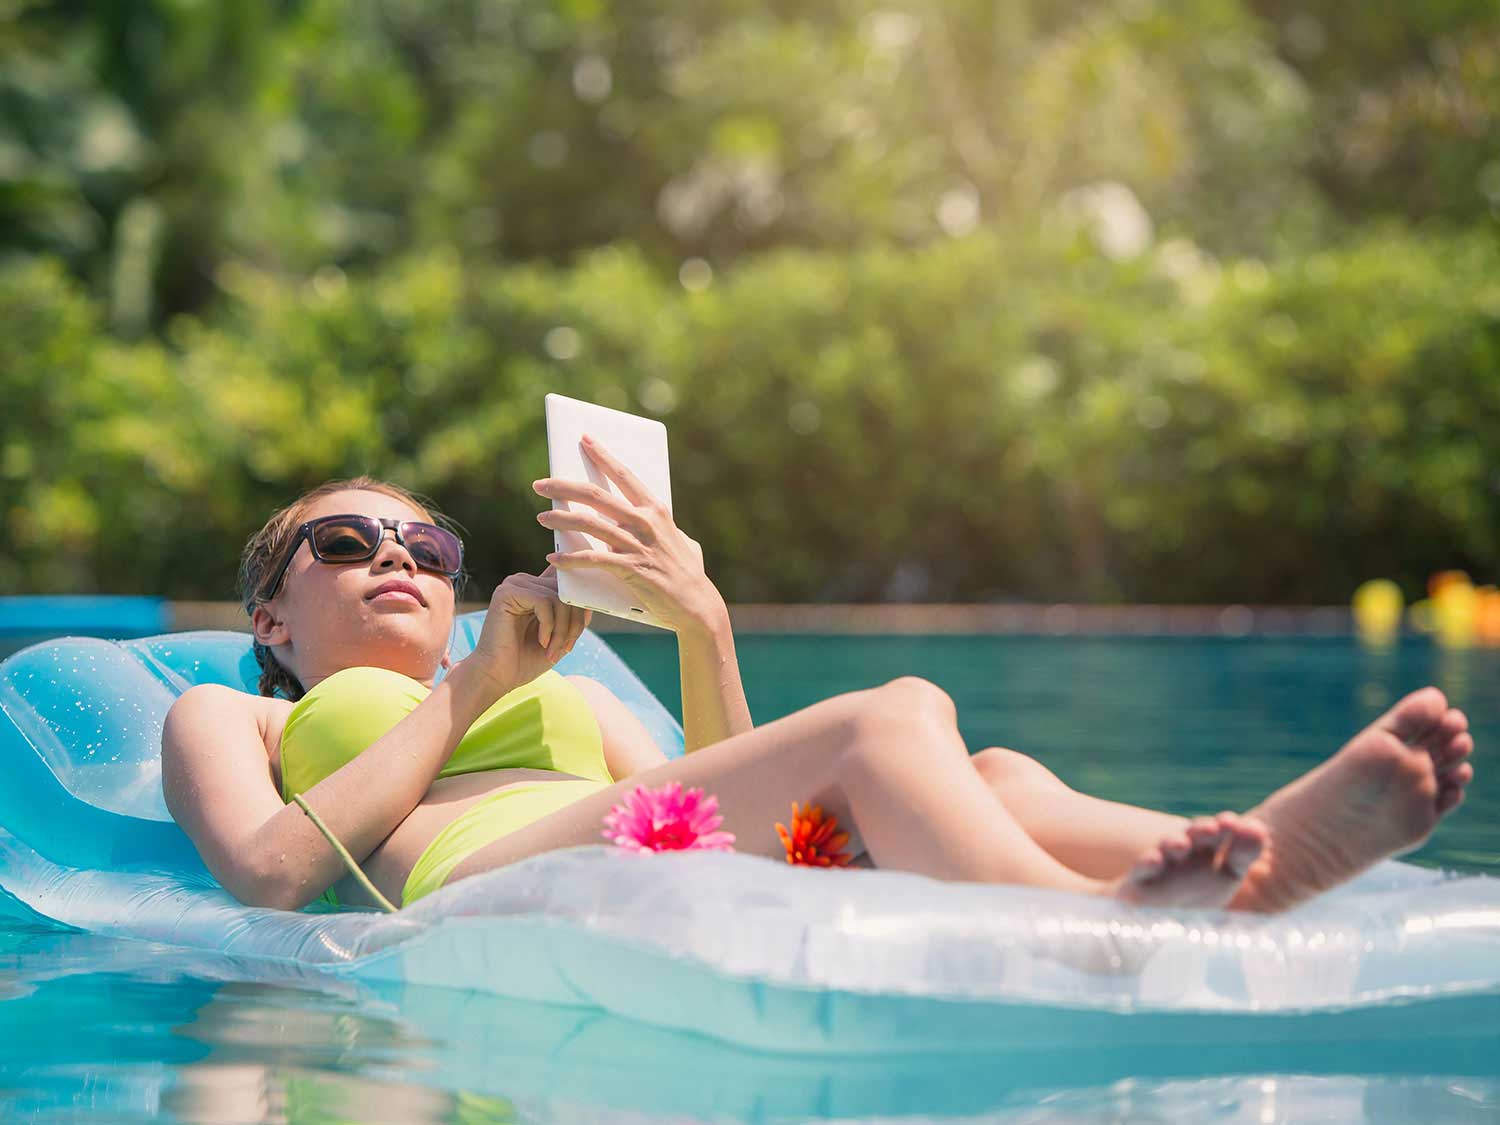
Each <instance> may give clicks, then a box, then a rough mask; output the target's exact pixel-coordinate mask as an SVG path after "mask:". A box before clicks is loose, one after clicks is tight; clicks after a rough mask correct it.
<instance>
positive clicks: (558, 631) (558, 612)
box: [547, 601, 578, 664]
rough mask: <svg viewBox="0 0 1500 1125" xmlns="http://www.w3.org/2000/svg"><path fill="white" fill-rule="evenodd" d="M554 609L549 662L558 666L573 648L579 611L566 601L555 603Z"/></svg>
mask: <svg viewBox="0 0 1500 1125" xmlns="http://www.w3.org/2000/svg"><path fill="white" fill-rule="evenodd" d="M550 604H551V607H552V640H551V643H549V644H548V645H547V662H548V663H549V664H556V663H557V662H558V661H559V660H561V659H562V658H563V657H564V656H566V655H567V652H568V649H570V648H571V647H572V646H573V637H574V632H573V619H574V617H576V616H577V614H578V611H577V610H575V609H574V608H573V607H572V606H570V605H569V604H568V603H567V602H564V601H553V602H551V603H550Z"/></svg>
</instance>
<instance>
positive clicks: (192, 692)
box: [162, 684, 293, 752]
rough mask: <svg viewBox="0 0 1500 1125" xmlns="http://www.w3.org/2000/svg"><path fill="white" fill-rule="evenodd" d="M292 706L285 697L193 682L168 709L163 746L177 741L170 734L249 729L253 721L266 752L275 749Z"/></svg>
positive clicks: (163, 732) (163, 733)
mask: <svg viewBox="0 0 1500 1125" xmlns="http://www.w3.org/2000/svg"><path fill="white" fill-rule="evenodd" d="M292 707H293V704H292V702H291V700H288V699H277V698H272V697H270V696H264V695H251V694H250V693H249V692H247V691H240V690H238V689H237V688H232V687H227V686H225V685H224V684H195V685H194V686H193V687H190V688H188V689H187V691H185V692H183V693H182V694H181V695H180V696H178V697H177V699H176V701H175V702H173V704H172V706H171V708H170V709H169V710H168V711H167V718H166V724H165V726H164V728H163V731H162V742H163V746H164V748H165V747H166V746H170V745H172V744H173V743H174V742H176V741H178V739H176V738H174V737H173V736H174V734H177V733H183V732H187V731H192V730H195V729H204V728H208V729H217V730H220V731H222V730H224V729H225V728H226V727H234V726H241V725H243V726H244V727H246V728H248V726H249V725H250V724H253V725H254V727H255V729H256V730H257V733H259V735H260V736H261V740H262V741H263V742H264V743H265V746H266V750H267V752H274V750H275V748H276V747H277V746H278V745H279V744H280V742H281V730H282V728H283V727H284V726H286V719H287V715H289V714H290V713H291V710H292Z"/></svg>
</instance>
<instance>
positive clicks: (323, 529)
mask: <svg viewBox="0 0 1500 1125" xmlns="http://www.w3.org/2000/svg"><path fill="white" fill-rule="evenodd" d="M313 542H314V544H315V545H316V546H317V548H318V554H319V555H320V556H321V557H322V558H324V559H326V560H329V561H331V562H336V561H338V560H341V559H349V560H355V559H367V558H369V557H370V556H371V555H373V554H374V553H375V548H376V547H377V546H378V545H379V543H380V524H379V523H377V522H376V521H375V520H372V519H366V518H364V517H361V516H340V517H337V518H335V519H331V520H329V521H328V522H326V523H320V524H318V525H317V526H316V527H315V528H313Z"/></svg>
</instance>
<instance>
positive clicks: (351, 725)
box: [281, 667, 614, 801]
mask: <svg viewBox="0 0 1500 1125" xmlns="http://www.w3.org/2000/svg"><path fill="white" fill-rule="evenodd" d="M429 690H430V689H428V688H427V687H425V686H423V685H422V684H421V683H419V682H417V681H416V680H414V679H412V678H411V677H410V676H403V675H402V674H401V673H400V672H392V671H391V670H390V669H388V668H364V667H361V668H345V669H343V670H342V671H340V672H335V673H334V674H333V675H331V676H329V677H328V678H327V679H326V680H321V681H319V682H318V683H317V684H315V685H314V686H313V689H312V690H311V691H309V692H308V693H307V694H306V695H304V696H303V697H302V698H301V699H299V700H298V701H297V704H296V706H294V707H293V708H292V711H291V714H289V715H288V716H287V720H286V727H285V729H284V730H283V731H282V734H281V799H282V800H283V801H290V800H291V799H292V796H293V795H294V794H297V793H304V792H306V791H307V790H309V789H311V788H312V787H313V786H314V785H316V784H317V783H318V782H320V781H322V780H323V779H324V778H325V777H327V776H328V775H329V774H331V773H333V772H334V771H335V770H337V769H338V768H340V767H341V766H344V765H346V764H348V763H349V762H351V761H353V760H354V759H355V758H356V757H357V756H358V755H359V753H360V751H362V750H364V749H365V748H366V747H368V746H369V745H370V744H371V743H373V742H375V741H376V740H377V739H378V738H380V736H381V735H383V734H385V732H386V731H388V730H390V729H391V728H392V727H393V726H395V725H396V724H397V723H398V722H400V721H401V720H402V719H403V718H405V717H406V716H407V715H408V714H410V713H411V711H412V710H413V709H414V708H415V707H416V706H417V704H419V703H421V702H422V700H424V699H426V698H427V695H428V692H429ZM516 767H528V768H530V769H543V770H557V771H558V772H560V773H568V774H573V775H574V776H576V777H585V778H590V779H592V780H596V781H603V782H612V781H613V780H614V778H612V777H610V775H609V767H608V766H607V765H606V764H605V762H604V743H603V740H602V739H601V738H600V735H599V724H598V723H597V722H596V721H595V720H594V712H593V710H592V709H591V708H590V707H589V705H588V702H587V701H586V700H585V699H584V698H583V693H582V692H580V691H579V690H578V688H577V687H575V686H574V685H573V684H571V683H569V682H568V681H567V680H566V679H564V678H563V677H562V676H560V675H558V674H557V673H556V672H552V671H548V672H543V673H542V674H541V675H540V676H538V677H537V678H536V679H534V680H532V681H531V682H530V683H529V684H524V685H522V686H521V687H518V688H516V690H515V691H512V692H510V693H508V694H506V695H504V696H501V697H500V698H499V699H497V700H496V701H495V702H494V703H493V704H491V705H490V707H489V708H488V709H487V710H486V711H485V712H484V714H482V715H480V716H479V718H478V719H476V720H475V721H474V725H473V726H471V727H470V728H469V730H468V733H466V734H465V735H464V736H463V738H462V740H460V742H459V744H458V746H457V747H456V748H455V749H454V751H453V753H452V755H451V756H449V758H448V764H447V765H445V766H444V767H443V768H442V770H441V771H440V772H439V774H438V776H439V777H452V776H453V775H454V774H460V773H476V772H478V771H480V770H498V769H513V768H516Z"/></svg>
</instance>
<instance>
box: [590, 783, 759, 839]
mask: <svg viewBox="0 0 1500 1125" xmlns="http://www.w3.org/2000/svg"><path fill="white" fill-rule="evenodd" d="M723 822H724V818H723V817H722V816H720V815H719V799H718V798H717V797H705V796H704V795H703V790H701V789H689V790H687V792H683V789H682V782H680V781H669V782H667V783H666V784H665V785H663V786H662V787H661V788H660V789H657V790H651V789H647V788H646V787H645V786H644V785H638V786H636V787H635V790H634V791H633V792H632V793H631V794H630V796H628V797H626V798H625V800H624V802H623V803H621V804H618V805H616V806H615V807H614V808H613V809H611V810H610V811H609V815H608V816H606V817H605V818H604V838H605V839H606V840H609V841H611V842H613V843H614V844H616V845H617V846H619V847H622V848H624V849H626V850H627V851H633V852H685V851H697V850H703V851H720V852H730V851H733V850H734V834H733V833H732V832H715V831H714V829H716V828H718V827H719V825H720V824H722V823H723Z"/></svg>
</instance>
